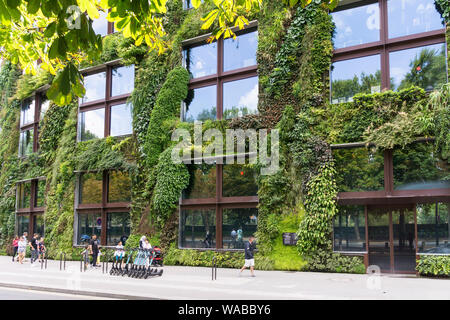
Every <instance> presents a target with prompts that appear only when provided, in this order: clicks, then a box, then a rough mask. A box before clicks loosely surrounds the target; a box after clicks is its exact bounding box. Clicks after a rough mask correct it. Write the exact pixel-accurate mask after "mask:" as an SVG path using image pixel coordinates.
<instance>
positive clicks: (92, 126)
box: [78, 108, 105, 141]
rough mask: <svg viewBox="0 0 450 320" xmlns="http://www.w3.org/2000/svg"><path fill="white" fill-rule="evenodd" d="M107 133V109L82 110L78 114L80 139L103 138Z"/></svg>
mask: <svg viewBox="0 0 450 320" xmlns="http://www.w3.org/2000/svg"><path fill="white" fill-rule="evenodd" d="M104 134H105V109H104V108H101V109H96V110H91V111H85V112H80V113H79V115H78V135H79V141H87V140H91V139H96V138H103V136H104Z"/></svg>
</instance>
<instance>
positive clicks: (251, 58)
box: [223, 31, 258, 71]
mask: <svg viewBox="0 0 450 320" xmlns="http://www.w3.org/2000/svg"><path fill="white" fill-rule="evenodd" d="M223 44H224V65H223V71H230V70H234V69H239V68H244V67H249V66H254V65H256V50H257V49H258V32H257V31H254V32H250V33H246V34H242V35H240V36H238V37H236V39H233V38H227V39H225V40H224V41H223Z"/></svg>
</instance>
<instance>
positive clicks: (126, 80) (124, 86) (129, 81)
mask: <svg viewBox="0 0 450 320" xmlns="http://www.w3.org/2000/svg"><path fill="white" fill-rule="evenodd" d="M133 89H134V65H131V66H124V67H115V68H113V69H112V86H111V97H115V96H120V95H123V94H127V93H130V92H132V91H133Z"/></svg>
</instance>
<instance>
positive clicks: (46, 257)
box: [44, 253, 48, 270]
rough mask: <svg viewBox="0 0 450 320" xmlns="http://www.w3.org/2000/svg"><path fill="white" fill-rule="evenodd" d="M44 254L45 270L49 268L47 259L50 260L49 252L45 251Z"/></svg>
mask: <svg viewBox="0 0 450 320" xmlns="http://www.w3.org/2000/svg"><path fill="white" fill-rule="evenodd" d="M44 256H45V270H47V260H48V256H47V253H44Z"/></svg>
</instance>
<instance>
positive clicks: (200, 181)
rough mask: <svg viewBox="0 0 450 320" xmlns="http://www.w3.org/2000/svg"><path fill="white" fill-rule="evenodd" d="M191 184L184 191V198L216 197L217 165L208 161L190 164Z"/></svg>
mask: <svg viewBox="0 0 450 320" xmlns="http://www.w3.org/2000/svg"><path fill="white" fill-rule="evenodd" d="M188 169H189V174H190V179H189V186H188V187H187V188H186V189H185V190H184V192H183V198H184V199H202V198H215V197H216V165H209V164H206V163H202V164H195V165H190V166H188Z"/></svg>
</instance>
